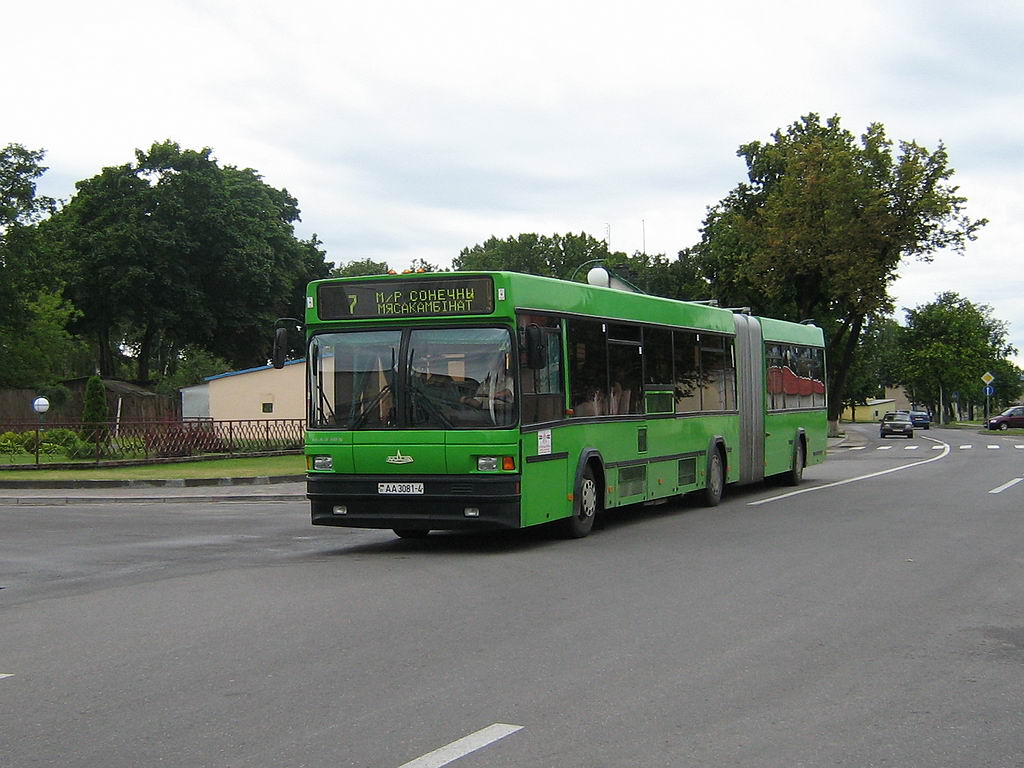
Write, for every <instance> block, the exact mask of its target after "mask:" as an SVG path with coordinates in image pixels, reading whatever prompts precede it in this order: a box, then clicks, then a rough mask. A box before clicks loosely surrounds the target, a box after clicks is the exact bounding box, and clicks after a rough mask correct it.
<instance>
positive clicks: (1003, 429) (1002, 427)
mask: <svg viewBox="0 0 1024 768" xmlns="http://www.w3.org/2000/svg"><path fill="white" fill-rule="evenodd" d="M1009 428H1010V427H1009V425H1008V424H1007V423H1006V422H1005V421H1004V422H1003V423H1002V424H1000V425H999V431H1000V432H1005V431H1006V430H1008V429H1009Z"/></svg>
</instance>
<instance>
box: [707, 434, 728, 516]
mask: <svg viewBox="0 0 1024 768" xmlns="http://www.w3.org/2000/svg"><path fill="white" fill-rule="evenodd" d="M705 480H706V481H707V482H706V484H705V485H704V493H703V495H702V500H703V502H704V506H705V507H717V506H718V503H719V502H720V501H721V500H722V491H723V490H724V489H725V465H724V464H723V463H722V452H721V451H719V450H718V449H717V448H715V449H714V450H712V452H711V456H709V457H708V476H707V477H706V478H705Z"/></svg>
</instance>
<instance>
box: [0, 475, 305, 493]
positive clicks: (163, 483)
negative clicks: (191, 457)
mask: <svg viewBox="0 0 1024 768" xmlns="http://www.w3.org/2000/svg"><path fill="white" fill-rule="evenodd" d="M305 479H306V476H305V475H304V474H302V475H269V476H260V477H197V478H191V477H190V478H178V479H170V480H3V479H0V488H4V489H18V488H22V489H33V490H62V489H74V488H77V489H80V490H86V489H92V488H203V487H206V486H220V487H223V486H234V485H273V484H276V483H301V482H304V481H305Z"/></svg>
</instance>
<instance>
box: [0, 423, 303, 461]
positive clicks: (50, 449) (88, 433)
mask: <svg viewBox="0 0 1024 768" xmlns="http://www.w3.org/2000/svg"><path fill="white" fill-rule="evenodd" d="M305 428H306V423H305V421H304V420H302V419H233V420H214V419H195V420H191V419H189V420H181V421H129V422H126V421H121V422H119V423H114V422H108V423H92V424H86V423H82V422H65V423H53V424H50V423H43V424H33V423H24V422H22V423H19V424H0V464H4V465H11V464H13V465H24V464H27V463H34V461H35V459H36V457H37V456H38V457H39V459H40V462H41V463H42V462H45V463H47V464H53V463H54V462H58V463H59V462H83V461H93V462H101V461H130V460H142V461H145V460H149V459H159V458H172V457H188V456H201V455H207V454H217V455H228V456H234V455H245V454H251V453H262V452H266V451H282V450H294V449H299V448H302V444H303V439H304V437H305Z"/></svg>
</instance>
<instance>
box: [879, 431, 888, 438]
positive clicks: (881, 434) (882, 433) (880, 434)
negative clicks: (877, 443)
mask: <svg viewBox="0 0 1024 768" xmlns="http://www.w3.org/2000/svg"><path fill="white" fill-rule="evenodd" d="M878 437H879V438H880V439H882V440H885V438H886V437H888V435H886V434H885V432H879V433H878Z"/></svg>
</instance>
